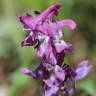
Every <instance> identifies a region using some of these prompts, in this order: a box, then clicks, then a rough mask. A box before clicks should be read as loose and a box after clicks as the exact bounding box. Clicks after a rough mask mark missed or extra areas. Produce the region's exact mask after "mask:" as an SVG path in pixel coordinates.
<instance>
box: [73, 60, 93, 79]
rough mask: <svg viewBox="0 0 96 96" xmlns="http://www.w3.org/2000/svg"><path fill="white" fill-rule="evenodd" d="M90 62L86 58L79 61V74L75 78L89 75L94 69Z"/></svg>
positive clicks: (77, 72) (77, 70)
mask: <svg viewBox="0 0 96 96" xmlns="http://www.w3.org/2000/svg"><path fill="white" fill-rule="evenodd" d="M88 63H89V62H88V60H84V61H82V62H80V63H79V65H78V67H77V69H76V74H77V75H76V77H75V80H80V79H83V78H84V77H85V76H87V75H88V73H89V72H90V71H91V69H92V65H89V64H88Z"/></svg>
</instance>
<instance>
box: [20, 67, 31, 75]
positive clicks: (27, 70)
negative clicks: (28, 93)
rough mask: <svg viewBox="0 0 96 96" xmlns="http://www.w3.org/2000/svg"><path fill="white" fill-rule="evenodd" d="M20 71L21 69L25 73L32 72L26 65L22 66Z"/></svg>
mask: <svg viewBox="0 0 96 96" xmlns="http://www.w3.org/2000/svg"><path fill="white" fill-rule="evenodd" d="M20 71H21V72H22V73H24V74H28V73H30V70H29V69H28V68H25V67H23V68H21V69H20Z"/></svg>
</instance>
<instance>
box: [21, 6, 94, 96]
mask: <svg viewBox="0 0 96 96" xmlns="http://www.w3.org/2000/svg"><path fill="white" fill-rule="evenodd" d="M60 7H61V5H60V4H53V5H51V6H49V7H48V8H47V9H46V10H44V11H43V12H41V13H40V12H37V11H36V12H35V14H36V16H35V17H32V16H31V15H30V14H28V13H27V14H26V15H24V16H20V17H19V20H20V22H21V24H22V25H23V26H24V30H25V31H26V32H27V35H26V37H25V39H24V40H23V41H22V42H21V45H22V46H34V48H35V50H36V54H37V56H38V57H40V59H41V63H40V64H39V66H38V67H37V68H36V69H35V70H33V71H31V70H29V69H28V68H21V72H23V73H24V74H27V75H29V76H31V77H33V78H34V79H40V80H42V92H43V93H42V94H43V95H44V96H59V94H67V95H69V96H74V94H75V81H76V80H80V79H83V78H84V77H85V76H86V75H87V74H88V73H89V72H90V70H91V68H92V66H91V65H89V64H88V61H87V60H84V61H81V62H80V64H78V66H77V68H76V69H74V68H72V67H71V66H70V65H69V64H65V62H64V56H65V54H66V53H68V52H71V51H72V45H71V44H69V43H67V42H65V41H64V40H63V38H64V34H63V32H62V28H63V27H64V26H65V25H66V26H68V27H69V28H70V29H71V30H73V29H75V28H76V23H75V22H74V21H73V20H71V19H64V20H53V16H54V15H57V14H58V11H59V9H60Z"/></svg>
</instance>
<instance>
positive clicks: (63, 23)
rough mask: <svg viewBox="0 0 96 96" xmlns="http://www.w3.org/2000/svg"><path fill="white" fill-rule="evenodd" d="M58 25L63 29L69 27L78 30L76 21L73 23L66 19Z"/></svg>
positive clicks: (58, 22)
mask: <svg viewBox="0 0 96 96" xmlns="http://www.w3.org/2000/svg"><path fill="white" fill-rule="evenodd" d="M57 24H58V26H59V27H61V28H62V27H64V26H68V27H69V28H71V29H75V28H76V23H75V21H73V20H71V19H64V20H60V21H57Z"/></svg>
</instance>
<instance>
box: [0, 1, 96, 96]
mask: <svg viewBox="0 0 96 96" xmlns="http://www.w3.org/2000/svg"><path fill="white" fill-rule="evenodd" d="M54 2H59V3H61V4H62V7H61V10H60V14H59V16H58V17H56V18H57V19H64V18H70V19H73V20H75V21H76V23H77V29H76V30H74V32H69V31H70V30H69V29H68V28H67V27H64V29H63V30H64V31H65V38H64V39H65V40H66V41H67V42H69V43H72V44H73V47H74V52H73V53H72V54H68V55H67V56H66V57H65V62H67V63H69V64H72V65H73V66H74V67H75V66H76V65H77V64H78V62H79V61H81V60H83V59H89V60H90V64H92V65H93V70H92V72H91V73H90V74H89V76H87V77H86V78H85V79H83V80H81V81H77V82H76V85H77V94H76V96H96V75H95V74H96V0H0V96H41V95H40V93H41V90H40V88H41V87H40V82H39V81H36V80H34V79H32V78H30V77H28V76H26V75H24V74H22V73H20V71H19V69H20V67H21V66H27V67H29V68H30V69H33V68H35V67H36V66H37V65H38V64H39V58H37V57H36V55H35V51H34V49H33V47H21V45H20V42H21V41H22V40H23V39H24V36H25V32H23V30H22V29H23V27H22V26H21V24H20V22H19V20H18V18H17V16H18V15H22V14H24V13H30V14H33V13H34V11H35V10H38V11H41V10H44V9H45V8H47V7H48V6H49V5H50V4H52V3H54Z"/></svg>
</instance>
